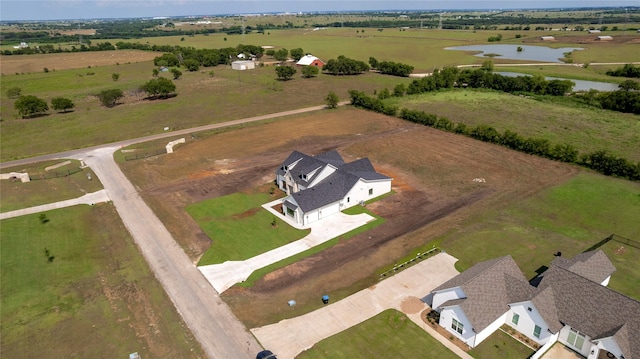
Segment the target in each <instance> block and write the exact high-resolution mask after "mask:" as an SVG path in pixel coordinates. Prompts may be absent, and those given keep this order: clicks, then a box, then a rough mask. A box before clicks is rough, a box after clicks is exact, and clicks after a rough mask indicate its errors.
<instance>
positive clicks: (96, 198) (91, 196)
mask: <svg viewBox="0 0 640 359" xmlns="http://www.w3.org/2000/svg"><path fill="white" fill-rule="evenodd" d="M109 201H110V199H109V195H108V194H107V191H106V190H104V189H101V190H99V191H96V192H92V193H87V194H85V195H84V196H81V197H78V198H73V199H68V200H65V201H60V202H55V203H49V204H43V205H41V206H35V207H29V208H23V209H18V210H15V211H10V212H2V213H0V219H6V218H13V217H19V216H24V215H26V214H33V213H40V212H44V211H51V210H54V209H58V208H64V207H71V206H75V205H78V204H88V205H93V204H94V203H100V202H109Z"/></svg>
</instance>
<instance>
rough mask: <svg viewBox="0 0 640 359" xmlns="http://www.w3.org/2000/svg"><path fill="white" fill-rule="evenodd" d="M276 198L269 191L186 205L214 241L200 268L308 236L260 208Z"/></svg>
mask: <svg viewBox="0 0 640 359" xmlns="http://www.w3.org/2000/svg"><path fill="white" fill-rule="evenodd" d="M275 199H276V197H272V196H270V195H269V194H268V193H266V191H260V192H257V193H234V194H230V195H228V196H223V197H217V198H213V199H210V200H206V201H202V202H198V203H194V204H192V205H189V206H187V208H186V210H187V213H189V214H190V215H191V216H192V217H193V218H194V220H195V221H196V222H198V224H199V225H200V228H202V230H203V231H204V232H205V233H206V234H207V235H208V236H209V238H211V240H212V245H211V247H209V250H207V252H206V253H205V254H204V255H203V256H202V258H201V259H200V262H199V263H198V265H207V264H217V263H222V262H224V261H229V260H232V261H238V260H245V259H249V258H251V257H253V256H256V255H258V254H261V253H264V252H268V251H269V250H271V249H275V248H278V247H280V246H283V245H285V244H287V243H289V242H292V241H295V240H298V239H301V238H302V237H304V236H306V235H307V234H309V232H310V231H309V230H297V229H295V228H293V227H291V226H289V225H288V224H286V223H285V222H284V221H282V220H281V219H279V218H277V217H276V216H274V215H272V214H271V213H269V212H268V211H267V210H266V209H264V208H262V207H261V205H263V204H265V203H267V202H270V201H273V200H275ZM274 224H275V225H274Z"/></svg>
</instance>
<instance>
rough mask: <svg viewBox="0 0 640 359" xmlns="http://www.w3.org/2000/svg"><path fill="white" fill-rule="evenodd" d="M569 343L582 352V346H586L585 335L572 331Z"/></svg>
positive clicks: (568, 338)
mask: <svg viewBox="0 0 640 359" xmlns="http://www.w3.org/2000/svg"><path fill="white" fill-rule="evenodd" d="M567 343H569V344H570V345H571V346H573V347H574V348H576V349H578V350H582V345H583V344H584V334H582V333H580V332H579V331H577V330H574V329H571V330H570V331H569V336H568V337H567Z"/></svg>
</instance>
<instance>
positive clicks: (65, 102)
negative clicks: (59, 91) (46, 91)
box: [51, 97, 76, 112]
mask: <svg viewBox="0 0 640 359" xmlns="http://www.w3.org/2000/svg"><path fill="white" fill-rule="evenodd" d="M75 106H76V105H75V104H74V103H73V101H71V100H69V99H68V98H64V97H55V98H53V99H51V107H52V108H53V109H54V110H56V111H62V112H67V110H70V109H72V108H74V107H75Z"/></svg>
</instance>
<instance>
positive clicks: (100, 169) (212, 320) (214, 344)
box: [78, 147, 262, 359]
mask: <svg viewBox="0 0 640 359" xmlns="http://www.w3.org/2000/svg"><path fill="white" fill-rule="evenodd" d="M117 148H118V147H105V148H102V149H99V150H94V151H91V152H89V153H86V154H83V156H82V158H78V159H82V160H84V161H85V163H86V164H87V165H89V166H90V167H91V169H92V170H93V171H94V173H95V174H96V175H97V176H98V178H100V180H101V181H102V184H103V185H104V188H105V189H106V190H107V191H108V192H109V195H110V197H111V200H112V201H113V204H114V205H115V207H116V209H117V211H118V214H119V215H120V217H121V218H122V221H123V223H124V225H125V226H126V227H127V229H128V230H129V232H130V233H131V236H132V237H133V238H134V239H135V242H136V244H137V245H138V247H139V248H140V251H141V252H142V255H143V256H144V257H145V259H146V260H147V262H148V263H149V266H150V267H151V269H152V270H153V272H154V273H155V275H156V277H157V278H158V280H159V281H160V283H161V284H162V286H163V287H164V289H165V291H166V292H167V294H168V295H169V298H171V300H172V301H173V303H174V305H175V306H176V308H177V310H178V312H179V313H180V315H181V316H182V318H183V319H184V321H185V323H186V324H187V325H188V326H189V328H190V329H191V331H192V332H193V334H194V336H195V337H196V338H197V339H198V341H199V342H200V344H201V345H202V347H203V348H204V351H205V352H206V353H207V355H208V356H209V357H210V358H225V359H226V358H253V357H255V354H256V353H257V352H259V351H260V350H262V348H261V347H260V345H259V344H258V343H257V342H256V340H255V338H254V337H253V336H252V335H251V333H249V332H248V331H247V330H246V329H245V328H244V326H243V325H242V324H241V323H240V321H238V320H237V318H236V317H235V315H234V314H233V313H232V312H231V310H230V309H229V307H228V306H227V305H226V303H224V302H223V301H222V299H220V297H219V295H218V293H216V291H215V290H214V289H213V288H212V287H211V285H210V284H209V282H208V281H207V280H206V279H205V278H204V277H203V276H202V274H201V273H200V271H199V270H198V269H197V268H196V267H195V265H194V264H193V263H192V262H191V260H190V259H189V258H188V257H187V255H186V254H185V253H184V251H183V250H182V248H181V247H180V246H179V245H178V244H177V243H176V241H175V240H174V239H173V237H172V236H171V234H170V233H169V231H168V230H167V229H166V227H165V226H164V225H163V224H162V222H160V220H159V219H158V217H156V215H155V214H154V213H153V211H151V209H150V208H149V207H148V206H147V204H146V203H145V202H144V201H143V200H142V199H141V198H140V196H139V195H138V193H137V191H136V190H135V188H134V187H133V185H132V184H131V182H129V180H128V179H127V178H126V177H125V175H124V173H122V171H121V170H120V168H119V167H118V165H117V164H116V162H115V161H114V159H113V152H114V151H115V150H117Z"/></svg>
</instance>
